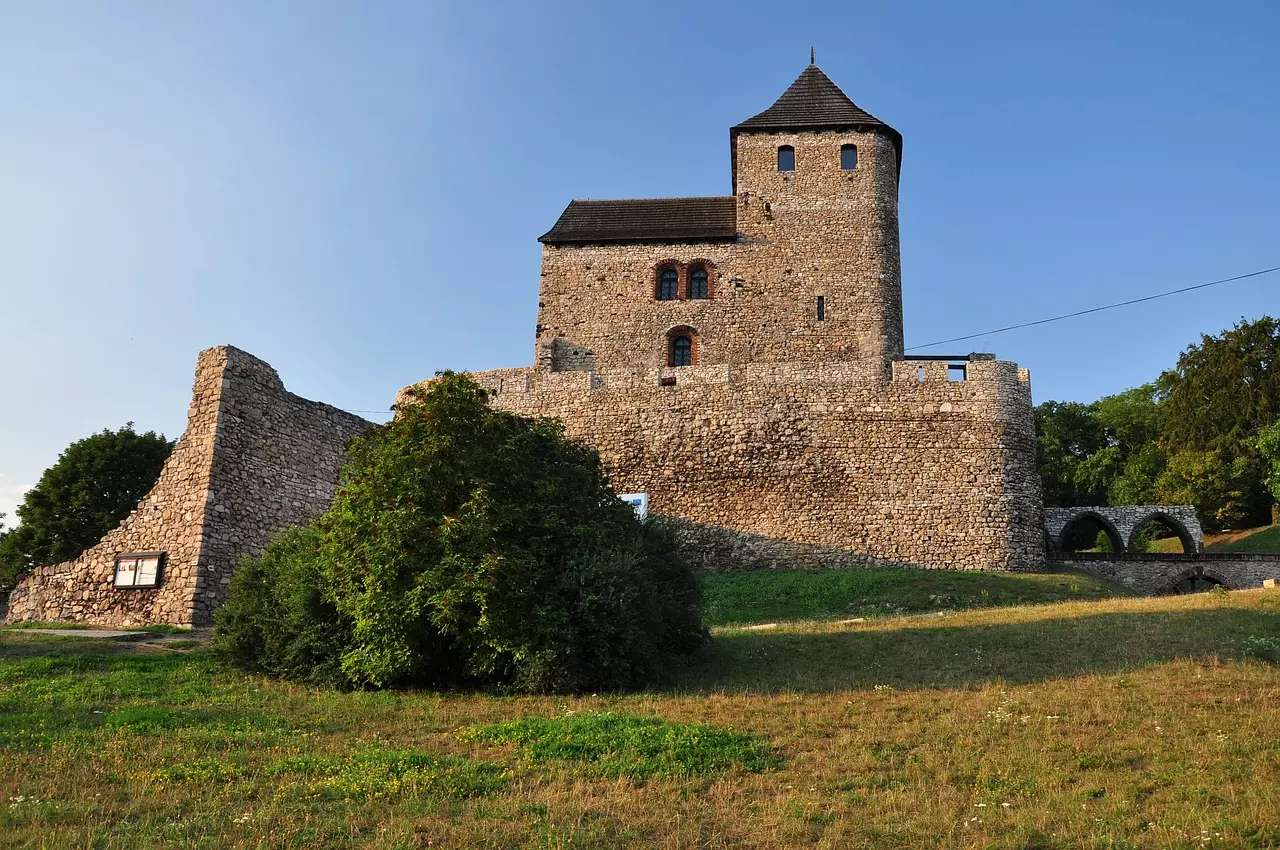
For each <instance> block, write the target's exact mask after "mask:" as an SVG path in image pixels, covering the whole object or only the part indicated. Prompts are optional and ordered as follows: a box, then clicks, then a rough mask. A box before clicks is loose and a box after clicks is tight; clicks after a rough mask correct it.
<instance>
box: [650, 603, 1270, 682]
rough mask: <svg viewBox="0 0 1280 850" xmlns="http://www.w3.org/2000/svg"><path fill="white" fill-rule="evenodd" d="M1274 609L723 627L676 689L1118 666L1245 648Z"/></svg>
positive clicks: (1236, 653) (1022, 676)
mask: <svg viewBox="0 0 1280 850" xmlns="http://www.w3.org/2000/svg"><path fill="white" fill-rule="evenodd" d="M1252 636H1270V637H1273V638H1280V617H1277V616H1276V615H1275V614H1274V613H1268V612H1266V611H1258V610H1252V609H1246V608H1220V609H1209V610H1195V611H1161V612H1134V613H1114V614H1094V615H1091V616H1081V617H1069V618H1060V619H1048V620H1035V621H1032V622H1018V623H995V624H986V625H971V626H944V625H941V624H939V625H933V624H928V625H924V624H921V623H919V621H917V622H916V623H914V624H912V625H904V626H902V627H901V628H892V629H883V628H880V629H870V628H863V629H857V630H854V631H847V632H766V631H740V632H728V633H725V634H719V635H717V636H716V637H715V639H714V640H712V642H711V645H710V646H709V647H708V648H707V650H706V652H705V654H704V656H703V657H702V659H701V660H700V661H699V662H697V663H696V664H694V665H693V666H690V667H689V668H686V669H685V670H683V671H681V672H680V673H679V674H678V675H677V680H676V682H675V690H677V691H679V692H685V693H688V692H693V693H710V692H717V691H752V692H765V693H770V692H780V691H801V692H829V691H840V690H860V689H870V688H873V687H874V686H876V685H889V686H891V687H895V688H956V687H979V686H981V685H982V684H984V683H987V682H1008V683H1014V684H1017V683H1029V682H1041V681H1045V680H1048V679H1055V678H1061V677H1065V676H1079V675H1086V674H1093V673H1100V674H1107V673H1118V672H1123V671H1126V670H1136V669H1139V668H1143V667H1148V666H1151V665H1154V664H1159V663H1163V662H1167V661H1172V660H1174V659H1176V658H1186V657H1206V656H1215V657H1221V658H1239V657H1241V655H1242V653H1241V648H1242V645H1243V644H1244V642H1245V641H1246V640H1247V639H1248V638H1250V637H1252Z"/></svg>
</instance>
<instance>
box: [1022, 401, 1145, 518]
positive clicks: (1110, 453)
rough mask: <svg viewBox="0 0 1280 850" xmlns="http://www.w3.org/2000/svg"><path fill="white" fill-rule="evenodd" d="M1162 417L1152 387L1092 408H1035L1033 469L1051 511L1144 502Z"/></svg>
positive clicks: (1051, 404)
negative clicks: (1035, 467) (1036, 468)
mask: <svg viewBox="0 0 1280 850" xmlns="http://www.w3.org/2000/svg"><path fill="white" fill-rule="evenodd" d="M1161 421H1162V420H1161V413H1160V409H1159V405H1158V396H1157V389H1156V385H1155V384H1144V385H1142V386H1140V387H1135V388H1133V389H1131V390H1125V391H1124V392H1122V393H1117V394H1116V395H1112V396H1106V397H1105V398H1101V399H1099V400H1098V401H1095V402H1093V403H1092V404H1082V403H1080V402H1054V401H1049V402H1045V403H1043V404H1041V405H1039V406H1038V407H1037V408H1036V444H1037V448H1038V465H1039V470H1040V477H1041V482H1042V486H1043V488H1044V493H1045V504H1046V505H1049V506H1050V507H1072V506H1076V505H1108V504H1133V503H1134V502H1135V500H1136V501H1138V502H1141V501H1148V500H1149V499H1150V496H1151V493H1152V492H1153V491H1154V488H1155V479H1156V477H1157V476H1158V475H1159V474H1160V472H1161V471H1162V470H1163V468H1164V456H1163V454H1162V453H1161V452H1160V451H1159V450H1158V449H1157V447H1156V445H1155V440H1156V437H1157V436H1158V434H1159V432H1160V427H1161Z"/></svg>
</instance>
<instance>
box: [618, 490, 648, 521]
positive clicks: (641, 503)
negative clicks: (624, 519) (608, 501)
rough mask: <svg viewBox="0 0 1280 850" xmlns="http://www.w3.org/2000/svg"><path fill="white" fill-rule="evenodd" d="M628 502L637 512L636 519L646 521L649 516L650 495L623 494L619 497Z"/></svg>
mask: <svg viewBox="0 0 1280 850" xmlns="http://www.w3.org/2000/svg"><path fill="white" fill-rule="evenodd" d="M618 498H619V499H621V500H622V501H624V502H626V503H627V504H628V505H630V506H631V507H632V509H633V510H634V511H635V512H636V519H646V518H648V516H649V494H648V493H623V494H622V495H621V496H619V497H618Z"/></svg>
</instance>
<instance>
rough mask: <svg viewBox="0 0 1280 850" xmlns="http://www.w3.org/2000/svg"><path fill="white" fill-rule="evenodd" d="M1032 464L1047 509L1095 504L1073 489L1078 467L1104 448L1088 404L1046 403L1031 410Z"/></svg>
mask: <svg viewBox="0 0 1280 850" xmlns="http://www.w3.org/2000/svg"><path fill="white" fill-rule="evenodd" d="M1035 416H1036V449H1037V451H1036V462H1037V466H1038V468H1039V470H1040V480H1041V482H1042V486H1043V489H1044V503H1045V504H1046V505H1048V506H1050V507H1072V506H1074V505H1081V504H1085V505H1089V504H1094V505H1096V504H1098V502H1097V501H1091V500H1090V499H1091V497H1092V496H1093V494H1092V493H1082V492H1081V491H1080V490H1079V489H1078V486H1077V474H1078V471H1079V468H1080V465H1081V464H1082V463H1084V462H1085V461H1087V460H1088V459H1089V458H1090V457H1091V456H1093V455H1094V454H1095V453H1096V452H1098V451H1099V450H1101V449H1102V448H1104V447H1105V446H1106V445H1107V434H1106V431H1105V429H1104V428H1103V427H1102V423H1101V422H1099V421H1098V419H1097V417H1096V415H1095V411H1094V409H1093V406H1092V405H1088V404H1082V403H1080V402H1078V401H1046V402H1044V403H1043V404H1040V405H1038V406H1037V407H1036V409H1035Z"/></svg>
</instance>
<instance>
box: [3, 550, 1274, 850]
mask: <svg viewBox="0 0 1280 850" xmlns="http://www.w3.org/2000/svg"><path fill="white" fill-rule="evenodd" d="M944 578H945V576H944ZM979 578H987V577H982V576H980V577H979ZM1058 580H1062V576H1061V575H1059V576H1056V577H1055V578H1054V579H1052V580H1046V585H1045V587H1044V588H1041V589H1042V590H1045V589H1046V588H1047V590H1049V591H1052V592H1070V593H1083V592H1084V590H1083V587H1084V586H1083V585H1081V586H1080V588H1081V589H1078V590H1071V589H1070V588H1069V587H1068V588H1057V587H1056V585H1055V584H1054V582H1056V581H1058ZM1066 580H1068V581H1074V579H1071V578H1068V579H1066ZM984 586H986V587H987V589H988V594H989V595H990V594H991V593H993V592H994V591H995V590H997V589H998V588H997V587H995V586H993V585H990V584H988V585H984ZM1033 586H1035V587H1039V585H1034V584H1033ZM1015 587H1023V585H1016V586H1015ZM877 592H879V591H877ZM931 592H932V594H933V595H934V596H937V595H938V593H937V591H936V588H935V589H934V590H933V591H931ZM1009 592H1011V593H1012V592H1014V590H1013V589H1010V590H1009ZM1028 592H1029V591H1028ZM928 596H929V594H928V593H926V594H924V599H926V600H927V599H928ZM889 598H890V600H891V599H892V597H889ZM979 598H980V595H979ZM911 600H915V602H919V601H920V597H919V588H915V587H908V588H906V589H904V593H903V596H902V602H903V604H904V605H905V604H915V603H913V602H911ZM1031 601H1034V602H1036V603H1037V604H1034V605H1023V606H1016V607H1000V608H979V607H972V608H967V609H964V610H954V611H948V612H944V613H942V614H936V613H927V614H922V615H915V616H893V615H888V614H885V613H884V612H881V615H880V616H876V617H873V618H869V619H867V620H865V621H864V622H859V623H848V622H842V620H845V619H848V618H845V617H843V616H841V617H840V618H838V619H833V620H828V621H825V622H822V621H814V620H808V621H804V622H798V623H794V624H790V625H787V624H783V625H780V626H778V627H776V628H772V629H765V630H751V629H747V628H739V627H717V628H715V629H714V630H713V641H712V643H711V645H710V647H709V648H708V651H707V652H706V654H705V655H704V657H703V658H702V659H701V660H700V661H699V662H698V663H696V664H693V665H690V666H688V667H686V668H684V669H681V670H677V671H673V679H674V680H673V682H672V683H671V684H670V685H668V686H666V687H664V688H660V689H655V690H653V691H650V692H646V693H639V694H630V695H609V694H599V695H588V696H581V697H560V696H556V697H533V696H495V695H490V694H478V693H427V692H415V691H400V692H374V693H360V692H356V693H338V692H330V691H316V690H312V689H308V688H304V687H299V686H296V685H290V684H286V683H280V682H272V681H267V680H263V679H260V678H256V677H252V676H245V675H242V674H239V673H237V672H234V671H231V670H227V669H225V668H223V667H221V666H220V665H219V664H217V663H216V662H215V661H214V659H212V658H211V657H210V656H209V655H208V654H207V653H206V652H204V651H202V650H197V651H193V652H183V653H178V652H172V651H167V650H164V649H162V648H159V647H155V646H151V645H148V644H139V643H132V642H112V641H100V640H92V639H76V640H74V641H72V640H70V639H60V638H56V637H53V636H49V635H41V634H36V633H31V632H29V631H24V630H10V631H4V632H2V633H0V765H3V770H0V837H2V838H0V845H3V846H5V847H31V848H43V847H92V848H130V850H134V848H168V847H183V848H236V847H279V848H286V847H307V848H309V850H312V849H313V848H314V850H319V848H330V847H333V848H345V847H352V846H361V847H372V848H414V847H431V848H533V847H539V848H548V847H566V848H567V847H574V848H579V847H588V848H592V847H594V848H620V847H621V848H689V847H708V848H729V847H756V848H776V847H822V848H879V847H923V846H927V847H945V848H970V847H972V848H979V847H981V848H1006V847H1007V848H1015V847H1019V848H1026V847H1037V848H1075V847H1091V848H1120V847H1131V848H1133V847H1173V848H1199V847H1202V846H1203V847H1216V846H1223V847H1258V848H1262V847H1274V846H1277V845H1280V826H1278V825H1280V737H1278V736H1277V709H1276V697H1277V694H1280V666H1277V665H1278V663H1280V655H1278V653H1280V593H1277V592H1274V591H1264V590H1257V591H1240V592H1232V593H1225V592H1223V593H1204V594H1198V595H1194V596H1185V597H1166V598H1157V599H1138V598H1118V597H1116V598H1103V599H1097V600H1075V601H1066V602H1059V603H1052V602H1047V601H1046V600H1044V599H1043V597H1041V596H1038V595H1035V596H1033V598H1032V600H1031ZM956 607H958V606H956ZM841 613H842V614H843V613H845V612H841Z"/></svg>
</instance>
